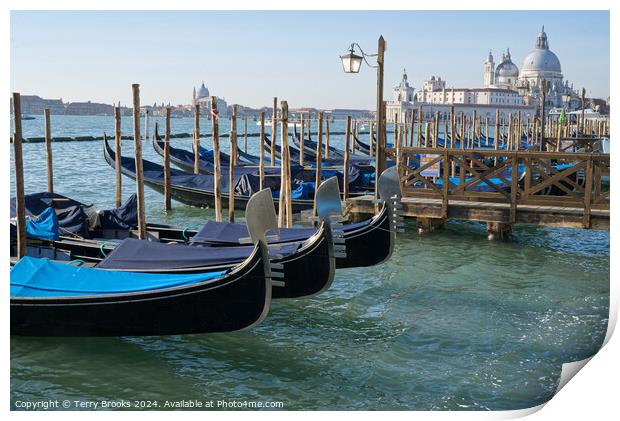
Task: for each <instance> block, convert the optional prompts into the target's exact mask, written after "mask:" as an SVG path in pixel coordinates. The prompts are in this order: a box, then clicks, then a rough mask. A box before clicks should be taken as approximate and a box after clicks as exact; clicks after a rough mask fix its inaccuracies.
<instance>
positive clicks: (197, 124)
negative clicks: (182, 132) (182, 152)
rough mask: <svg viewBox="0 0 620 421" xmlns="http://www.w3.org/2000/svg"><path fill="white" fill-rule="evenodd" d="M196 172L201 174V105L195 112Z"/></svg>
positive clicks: (197, 106)
mask: <svg viewBox="0 0 620 421" xmlns="http://www.w3.org/2000/svg"><path fill="white" fill-rule="evenodd" d="M194 174H200V105H199V104H196V110H195V114H194Z"/></svg>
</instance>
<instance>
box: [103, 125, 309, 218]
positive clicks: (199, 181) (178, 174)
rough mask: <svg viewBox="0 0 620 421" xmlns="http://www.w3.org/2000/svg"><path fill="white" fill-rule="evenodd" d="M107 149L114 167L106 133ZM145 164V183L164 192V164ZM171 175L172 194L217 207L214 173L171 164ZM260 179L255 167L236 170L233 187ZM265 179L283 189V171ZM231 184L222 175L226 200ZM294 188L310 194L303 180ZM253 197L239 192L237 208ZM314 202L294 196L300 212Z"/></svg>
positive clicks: (127, 165) (129, 164) (124, 164)
mask: <svg viewBox="0 0 620 421" xmlns="http://www.w3.org/2000/svg"><path fill="white" fill-rule="evenodd" d="M104 137H105V136H104ZM103 150H104V157H105V160H106V162H107V163H108V164H109V165H110V166H111V167H112V168H114V167H115V165H116V164H115V159H116V154H115V152H114V151H113V150H112V149H111V148H110V145H109V143H108V140H107V137H105V139H104V141H103ZM120 158H121V159H120V161H121V172H122V173H123V174H124V175H126V176H127V177H129V178H131V179H134V180H135V176H136V175H135V160H134V159H132V158H128V157H124V156H121V157H120ZM143 167H144V184H145V185H147V186H149V187H150V188H152V189H153V190H155V191H158V192H160V193H163V192H164V176H163V170H164V169H163V166H161V165H159V164H156V163H154V162H151V161H148V160H143ZM170 176H171V183H170V191H171V197H172V198H173V199H175V200H178V201H179V202H181V203H184V204H186V205H190V206H197V207H213V206H214V205H215V194H214V192H213V191H214V189H213V187H214V184H213V182H214V180H213V176H210V175H203V174H190V173H187V172H184V171H181V170H177V169H174V168H170ZM242 178H243V180H242ZM257 179H258V176H257V175H255V174H253V173H252V171H248V172H245V173H242V174H236V175H235V180H234V181H235V186H232V188H233V189H235V188H243V189H245V190H246V191H247V192H250V193H254V190H253V188H254V185H255V184H256V185H257V184H258V182H257ZM265 181H266V185H267V186H271V187H272V190H273V191H277V190H278V189H279V183H280V175H279V174H272V175H267V176H265ZM229 188H230V186H229V185H228V177H222V179H221V189H222V200H223V201H224V202H226V201H227V199H228V192H229ZM292 190H293V192H294V193H295V194H298V195H299V196H301V197H303V196H307V195H308V194H309V193H308V189H307V187H306V186H305V185H304V184H303V183H301V182H300V183H299V185H298V186H295V188H293V189H292ZM249 198H250V194H247V193H246V194H243V193H239V192H235V201H234V203H235V209H241V210H243V209H245V207H246V205H247V202H248V200H249ZM274 200H275V201H276V202H278V200H279V199H278V198H274ZM313 204H314V202H313V200H311V199H296V198H293V199H292V207H293V212H300V211H301V210H303V209H310V208H311V207H312V206H313Z"/></svg>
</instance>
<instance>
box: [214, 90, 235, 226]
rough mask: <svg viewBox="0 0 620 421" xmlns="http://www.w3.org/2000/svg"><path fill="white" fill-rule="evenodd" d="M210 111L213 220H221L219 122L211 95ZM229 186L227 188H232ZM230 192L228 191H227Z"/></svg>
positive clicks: (215, 102) (215, 98)
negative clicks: (211, 118)
mask: <svg viewBox="0 0 620 421" xmlns="http://www.w3.org/2000/svg"><path fill="white" fill-rule="evenodd" d="M211 112H212V113H213V124H212V125H211V126H212V127H213V133H212V136H211V137H212V139H213V172H214V173H215V174H213V194H214V196H215V197H214V202H215V221H216V222H222V167H221V165H220V138H219V136H220V132H219V130H220V123H219V117H218V111H217V97H215V96H212V97H211ZM232 188H233V186H229V187H228V189H229V190H230V189H232ZM229 193H230V192H229Z"/></svg>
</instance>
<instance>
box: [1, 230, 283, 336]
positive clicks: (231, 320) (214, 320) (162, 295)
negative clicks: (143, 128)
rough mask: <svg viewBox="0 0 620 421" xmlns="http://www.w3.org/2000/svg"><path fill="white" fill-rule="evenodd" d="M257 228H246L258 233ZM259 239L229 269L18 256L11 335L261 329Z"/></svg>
mask: <svg viewBox="0 0 620 421" xmlns="http://www.w3.org/2000/svg"><path fill="white" fill-rule="evenodd" d="M261 229H262V227H261V226H260V225H259V226H256V227H250V232H252V233H259V232H260V230H261ZM263 239H264V233H263V234H262V235H255V236H253V240H255V245H254V248H253V251H252V253H251V254H250V255H249V256H248V257H247V259H245V260H244V261H243V262H242V263H241V264H239V265H237V266H236V267H234V268H232V269H224V270H221V271H216V272H209V273H197V274H193V275H187V274H182V275H180V274H144V273H127V272H123V271H118V270H105V269H97V268H88V267H78V266H72V265H70V264H67V263H61V262H58V261H53V260H49V259H37V258H33V257H29V256H26V257H23V258H21V259H20V260H19V261H18V262H17V263H16V264H15V266H13V268H12V269H11V275H10V277H11V294H10V295H11V299H10V308H11V334H14V335H26V336H149V335H173V334H175V335H176V334H190V333H211V332H229V331H234V330H239V329H244V328H249V327H251V326H254V325H256V324H257V323H260V322H261V321H262V320H263V319H264V318H265V317H266V316H267V314H268V312H269V307H270V305H271V292H272V291H271V272H270V266H269V264H268V250H267V247H266V245H265V243H264V241H263Z"/></svg>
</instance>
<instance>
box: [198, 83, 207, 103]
mask: <svg viewBox="0 0 620 421" xmlns="http://www.w3.org/2000/svg"><path fill="white" fill-rule="evenodd" d="M208 97H209V90H208V89H207V87H206V86H205V83H204V82H202V85H200V89H198V93H197V94H196V98H197V99H199V98H208Z"/></svg>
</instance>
